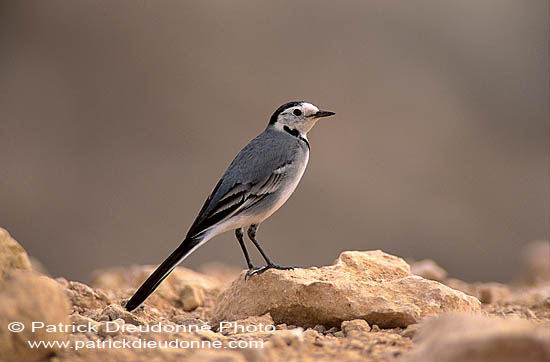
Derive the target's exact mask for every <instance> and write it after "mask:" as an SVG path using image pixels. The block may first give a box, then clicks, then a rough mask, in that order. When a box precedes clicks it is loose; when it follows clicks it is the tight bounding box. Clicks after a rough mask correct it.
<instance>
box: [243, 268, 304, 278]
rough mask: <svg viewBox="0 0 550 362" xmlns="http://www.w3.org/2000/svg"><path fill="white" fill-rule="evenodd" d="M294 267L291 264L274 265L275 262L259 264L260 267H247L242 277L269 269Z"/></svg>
mask: <svg viewBox="0 0 550 362" xmlns="http://www.w3.org/2000/svg"><path fill="white" fill-rule="evenodd" d="M294 268H295V267H293V266H281V265H276V264H268V265H266V266H261V267H258V266H255V267H252V268H250V269H248V271H247V272H246V275H245V276H244V279H245V280H246V279H247V278H248V277H251V276H253V275H257V274H262V273H263V272H265V271H266V270H269V269H277V270H292V269H294Z"/></svg>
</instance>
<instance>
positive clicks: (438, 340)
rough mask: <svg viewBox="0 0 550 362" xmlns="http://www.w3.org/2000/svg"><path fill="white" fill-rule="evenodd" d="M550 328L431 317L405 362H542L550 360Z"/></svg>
mask: <svg viewBox="0 0 550 362" xmlns="http://www.w3.org/2000/svg"><path fill="white" fill-rule="evenodd" d="M549 338H550V329H549V328H548V326H544V325H540V324H535V323H532V322H528V321H526V320H520V319H497V318H489V317H482V316H472V315H458V314H457V315H447V316H442V317H439V318H428V319H426V320H425V321H423V322H422V323H421V324H420V325H419V332H418V335H417V336H416V337H415V342H417V345H416V347H415V348H414V349H413V350H412V351H411V352H410V353H408V354H406V355H405V356H404V357H403V359H401V361H402V362H416V361H423V362H463V361H468V362H487V361H491V362H515V361H530V362H538V361H540V362H543V361H545V362H546V361H549V360H550V343H549V341H550V339H549Z"/></svg>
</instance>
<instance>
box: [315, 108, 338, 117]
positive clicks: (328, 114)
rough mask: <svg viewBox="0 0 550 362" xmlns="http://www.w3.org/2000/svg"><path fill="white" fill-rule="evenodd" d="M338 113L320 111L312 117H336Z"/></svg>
mask: <svg viewBox="0 0 550 362" xmlns="http://www.w3.org/2000/svg"><path fill="white" fill-rule="evenodd" d="M335 114H336V113H334V112H330V111H321V110H319V111H318V112H317V113H314V114H313V115H312V117H313V118H321V117H329V116H333V115H335Z"/></svg>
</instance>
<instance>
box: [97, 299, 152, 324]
mask: <svg viewBox="0 0 550 362" xmlns="http://www.w3.org/2000/svg"><path fill="white" fill-rule="evenodd" d="M117 319H121V320H123V321H124V322H126V323H130V324H133V325H136V326H140V325H145V324H146V322H145V321H144V320H143V319H141V318H139V317H138V316H136V315H135V314H134V313H131V312H128V311H127V310H126V309H124V308H123V307H122V306H121V305H119V304H115V303H113V304H109V305H108V306H107V307H105V309H103V311H102V312H101V314H100V315H99V317H98V318H97V320H98V321H100V322H102V321H114V320H117Z"/></svg>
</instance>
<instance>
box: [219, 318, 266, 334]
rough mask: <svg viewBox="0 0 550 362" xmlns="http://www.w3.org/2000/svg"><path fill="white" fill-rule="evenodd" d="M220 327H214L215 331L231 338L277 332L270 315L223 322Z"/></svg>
mask: <svg viewBox="0 0 550 362" xmlns="http://www.w3.org/2000/svg"><path fill="white" fill-rule="evenodd" d="M221 323H222V324H220V325H215V326H213V327H214V329H216V330H219V332H221V333H222V334H223V335H226V336H231V335H235V334H241V333H260V332H268V331H271V330H275V329H276V328H275V326H274V323H273V319H272V318H271V315H270V314H269V313H266V314H264V315H262V316H251V317H248V318H246V319H242V320H238V321H232V322H221Z"/></svg>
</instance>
